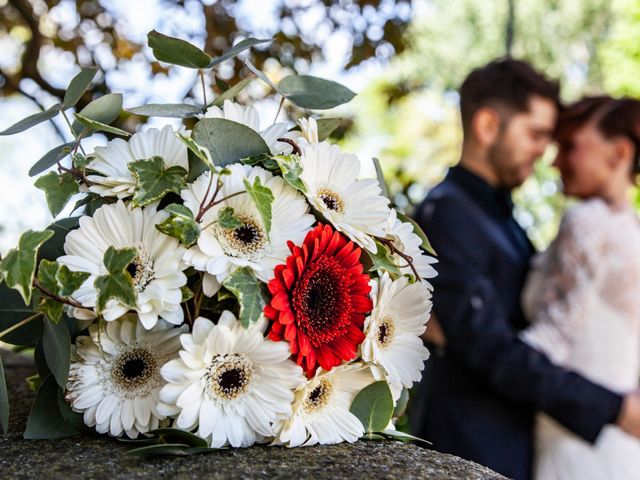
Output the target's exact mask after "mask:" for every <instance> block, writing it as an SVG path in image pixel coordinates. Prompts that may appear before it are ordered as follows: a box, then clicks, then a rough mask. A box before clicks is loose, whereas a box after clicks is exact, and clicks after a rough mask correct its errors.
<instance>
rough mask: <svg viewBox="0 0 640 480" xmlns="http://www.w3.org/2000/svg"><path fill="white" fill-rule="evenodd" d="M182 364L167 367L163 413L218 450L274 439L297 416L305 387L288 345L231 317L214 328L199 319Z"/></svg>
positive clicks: (225, 315) (227, 314)
mask: <svg viewBox="0 0 640 480" xmlns="http://www.w3.org/2000/svg"><path fill="white" fill-rule="evenodd" d="M180 341H181V342H182V347H183V350H181V351H180V357H181V358H179V359H176V360H172V361H171V362H169V363H167V364H166V365H165V366H164V367H162V370H161V374H162V376H163V378H164V379H165V380H167V381H168V382H169V383H168V384H167V385H166V386H165V387H163V388H162V390H161V391H160V401H161V403H160V404H159V407H158V408H159V409H160V411H161V412H163V413H164V414H166V415H171V416H174V415H177V418H176V421H175V426H176V427H178V428H181V429H184V430H193V429H194V428H196V427H197V428H198V435H199V436H200V437H202V438H204V439H206V440H207V441H208V442H209V444H210V445H211V446H213V447H214V448H220V447H223V446H226V445H231V446H233V447H248V446H250V445H253V444H254V443H255V442H256V441H264V440H265V439H266V438H268V437H271V436H273V424H274V423H275V422H276V421H278V419H280V418H283V417H288V416H290V415H291V402H292V400H293V390H294V389H295V388H296V387H297V386H298V385H300V384H301V383H303V382H304V376H303V375H302V369H301V368H300V367H299V366H298V365H296V364H295V363H294V362H293V361H292V360H290V359H289V345H288V343H286V342H272V341H271V340H265V338H264V337H263V336H262V334H261V333H260V332H259V331H257V330H255V329H254V330H248V329H245V328H243V327H242V326H241V325H240V323H239V322H238V321H237V320H236V318H235V317H234V316H233V314H232V313H231V312H229V311H224V312H223V313H222V315H221V317H220V320H219V321H218V324H217V325H214V324H213V323H212V322H211V321H209V320H207V319H205V318H202V317H199V318H197V319H196V320H195V322H194V324H193V331H192V333H191V334H184V335H182V336H181V337H180Z"/></svg>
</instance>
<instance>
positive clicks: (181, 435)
mask: <svg viewBox="0 0 640 480" xmlns="http://www.w3.org/2000/svg"><path fill="white" fill-rule="evenodd" d="M149 434H150V435H155V436H156V437H158V438H159V439H160V441H162V442H164V443H181V444H186V445H188V446H190V447H207V446H208V445H209V444H208V443H207V441H206V440H205V439H203V438H201V437H199V436H197V435H195V434H193V433H191V432H187V431H185V430H180V429H178V428H158V429H156V430H152V431H150V432H149Z"/></svg>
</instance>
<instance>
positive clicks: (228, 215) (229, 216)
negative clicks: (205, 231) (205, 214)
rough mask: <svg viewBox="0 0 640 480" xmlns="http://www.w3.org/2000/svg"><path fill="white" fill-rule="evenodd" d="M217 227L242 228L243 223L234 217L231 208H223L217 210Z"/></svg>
mask: <svg viewBox="0 0 640 480" xmlns="http://www.w3.org/2000/svg"><path fill="white" fill-rule="evenodd" d="M218 225H220V226H221V227H222V228H230V229H235V228H240V227H243V226H244V222H243V221H242V220H240V219H239V218H238V217H236V216H235V212H234V210H233V207H224V208H221V209H220V210H218Z"/></svg>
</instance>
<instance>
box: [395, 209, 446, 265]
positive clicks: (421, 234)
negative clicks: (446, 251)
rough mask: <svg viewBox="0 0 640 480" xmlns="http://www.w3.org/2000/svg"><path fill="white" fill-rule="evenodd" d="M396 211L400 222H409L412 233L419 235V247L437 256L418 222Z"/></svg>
mask: <svg viewBox="0 0 640 480" xmlns="http://www.w3.org/2000/svg"><path fill="white" fill-rule="evenodd" d="M396 213H397V214H398V219H399V220H400V221H401V222H409V223H410V224H411V225H412V226H413V233H415V234H416V235H418V236H419V237H420V240H422V245H420V247H421V248H422V249H423V250H425V251H426V252H427V253H430V254H431V255H433V256H438V254H437V253H436V251H435V250H434V248H433V247H432V246H431V242H429V239H428V238H427V235H426V234H425V233H424V230H422V227H420V225H418V222H416V221H415V220H414V219H413V218H411V217H409V216H407V215H404V214H402V213H400V212H396Z"/></svg>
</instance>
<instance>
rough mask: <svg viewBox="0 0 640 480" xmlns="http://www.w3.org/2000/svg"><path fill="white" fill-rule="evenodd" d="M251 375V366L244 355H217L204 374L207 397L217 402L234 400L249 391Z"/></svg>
mask: <svg viewBox="0 0 640 480" xmlns="http://www.w3.org/2000/svg"><path fill="white" fill-rule="evenodd" d="M252 373H253V368H252V364H251V362H250V361H249V360H248V359H247V358H245V357H244V355H237V354H234V355H218V356H217V357H215V358H214V359H213V360H212V362H211V364H210V365H209V367H208V369H207V373H206V374H205V381H206V383H207V384H208V386H209V395H210V396H212V397H213V398H216V399H218V400H233V399H235V398H236V397H238V396H240V395H241V394H243V393H244V392H246V391H247V390H248V389H249V382H250V380H251V377H252Z"/></svg>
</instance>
